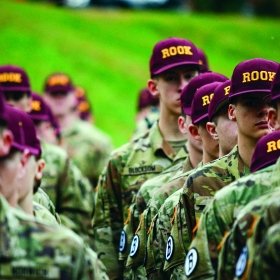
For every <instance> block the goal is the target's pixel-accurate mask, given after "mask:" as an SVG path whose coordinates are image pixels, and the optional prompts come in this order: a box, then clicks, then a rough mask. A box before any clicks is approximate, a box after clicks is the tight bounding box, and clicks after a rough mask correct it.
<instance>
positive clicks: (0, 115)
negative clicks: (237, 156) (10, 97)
mask: <svg viewBox="0 0 280 280" xmlns="http://www.w3.org/2000/svg"><path fill="white" fill-rule="evenodd" d="M0 120H1V121H4V122H7V114H6V104H5V100H4V97H3V94H2V92H1V89H0Z"/></svg>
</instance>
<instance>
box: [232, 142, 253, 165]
mask: <svg viewBox="0 0 280 280" xmlns="http://www.w3.org/2000/svg"><path fill="white" fill-rule="evenodd" d="M256 144H257V140H255V139H254V140H252V139H248V138H245V137H238V140H237V145H238V152H239V156H240V157H241V159H242V160H243V162H244V163H245V165H247V166H248V167H250V165H251V160H252V156H253V153H254V150H255V147H256Z"/></svg>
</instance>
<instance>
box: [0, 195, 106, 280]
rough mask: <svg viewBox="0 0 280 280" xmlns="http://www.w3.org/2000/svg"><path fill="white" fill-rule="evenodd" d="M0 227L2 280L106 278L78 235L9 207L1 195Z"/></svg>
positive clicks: (100, 265)
mask: <svg viewBox="0 0 280 280" xmlns="http://www.w3.org/2000/svg"><path fill="white" fill-rule="evenodd" d="M0 225H1V226H0V227H1V229H0V278H1V279H76V280H83V279H84V280H86V279H102V280H106V279H108V277H107V275H106V273H105V270H104V266H103V265H102V264H101V263H100V261H99V260H98V259H97V257H96V254H95V253H94V252H93V251H92V250H91V249H89V248H88V247H86V246H85V244H84V242H83V240H82V239H81V238H80V237H79V236H77V235H76V234H74V233H73V232H72V231H70V230H68V229H67V228H65V227H63V226H60V227H57V226H51V225H45V224H43V223H41V222H39V221H36V220H35V219H34V218H33V217H32V216H30V215H27V214H25V213H24V212H23V211H21V210H19V209H14V208H11V207H10V206H9V205H8V203H7V202H6V200H5V199H4V198H3V197H2V196H1V195H0Z"/></svg>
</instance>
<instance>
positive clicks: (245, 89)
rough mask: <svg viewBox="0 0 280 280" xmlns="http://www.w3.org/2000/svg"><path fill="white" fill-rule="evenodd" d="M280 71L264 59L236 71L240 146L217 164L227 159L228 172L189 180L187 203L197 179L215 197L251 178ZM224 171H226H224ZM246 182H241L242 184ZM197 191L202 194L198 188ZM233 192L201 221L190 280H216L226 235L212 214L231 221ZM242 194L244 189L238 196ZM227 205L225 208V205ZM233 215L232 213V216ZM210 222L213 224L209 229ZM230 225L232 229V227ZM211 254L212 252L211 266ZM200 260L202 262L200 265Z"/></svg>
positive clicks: (233, 108)
mask: <svg viewBox="0 0 280 280" xmlns="http://www.w3.org/2000/svg"><path fill="white" fill-rule="evenodd" d="M277 67H278V64H277V63H275V62H272V61H269V60H265V59H261V58H256V59H251V60H247V61H244V62H241V63H239V64H238V65H237V66H236V67H235V69H234V71H233V74H232V79H231V88H230V93H229V101H230V105H229V117H230V118H231V119H232V120H234V121H236V123H237V129H238V140H237V143H238V145H237V147H236V148H234V149H233V151H232V152H231V153H229V154H228V156H226V157H224V158H222V159H220V160H218V161H217V163H219V161H220V163H222V162H223V161H224V159H227V158H228V159H231V162H228V163H227V167H226V169H225V167H224V165H221V166H220V168H219V169H217V170H215V169H214V168H213V166H212V169H211V173H210V174H207V176H205V177H202V176H198V177H197V178H195V177H194V178H189V179H190V180H188V181H187V185H186V193H187V195H186V196H185V199H186V201H191V200H193V194H192V193H193V188H194V187H195V182H196V180H198V179H200V180H199V182H200V184H203V185H204V186H208V187H209V191H212V193H213V191H214V190H217V189H219V188H221V187H223V186H225V185H227V184H229V183H231V182H233V181H235V180H236V179H238V178H239V177H241V176H244V175H246V174H249V170H248V167H249V166H250V162H251V160H252V154H253V151H254V149H255V146H256V143H257V141H258V139H260V138H261V137H262V136H264V135H266V134H267V133H268V132H270V130H271V129H270V127H269V125H268V109H269V106H268V102H269V95H270V87H271V84H272V80H273V78H274V76H275V73H276V70H277ZM224 163H226V161H224ZM217 167H218V165H217ZM223 169H225V170H226V171H223ZM216 174H219V177H217V175H216ZM210 178H211V180H210ZM191 180H192V181H191ZM244 181H245V180H244ZM244 181H242V180H240V182H244ZM209 182H211V185H212V184H213V186H214V187H215V189H213V188H212V187H211V185H210V184H209ZM247 183H248V184H250V181H247ZM238 184H240V183H238ZM245 184H246V183H245ZM197 189H198V190H199V187H198V186H197ZM230 189H231V188H229V187H227V188H225V190H222V191H220V193H221V194H219V195H225V200H224V201H223V202H222V203H221V204H220V205H219V207H218V208H216V204H217V197H216V196H215V198H214V201H212V202H211V203H210V205H209V206H208V207H207V210H205V213H204V214H203V215H202V217H201V219H200V221H199V224H198V231H197V234H196V237H195V239H194V240H193V241H192V244H191V246H190V250H189V252H188V255H187V257H186V263H185V269H186V275H187V276H188V278H190V279H193V278H196V277H213V276H214V273H215V270H213V267H212V265H213V266H214V269H216V265H217V254H218V250H219V246H220V245H219V244H220V242H221V241H222V236H223V234H224V233H225V232H224V231H223V230H224V228H223V229H222V233H221V234H222V236H220V235H219V234H220V233H219V230H218V229H217V226H220V225H221V224H220V223H221V221H220V222H219V225H217V224H216V223H214V220H213V219H216V218H214V217H213V213H209V212H212V211H213V210H214V208H215V210H214V211H216V209H219V215H221V216H222V215H224V214H225V213H227V218H228V212H230V211H231V210H232V208H231V209H230V208H229V205H231V203H232V205H234V203H235V202H233V201H234V199H235V198H234V197H233V196H231V197H229V196H228V195H227V194H225V193H227V192H228V191H229V192H230ZM240 190H241V188H240V189H239V190H238V192H239V191H240ZM231 191H232V189H231ZM219 195H218V197H219ZM190 198H191V200H190ZM227 199H228V200H227ZM219 200H220V199H218V201H219ZM232 200H233V201H232ZM221 201H222V200H221ZM224 202H225V203H226V204H223V203H224ZM239 203H240V204H242V199H240V202H239ZM225 207H226V208H225ZM225 209H226V210H225ZM217 214H218V213H216V212H215V214H214V215H217ZM231 214H233V213H232V212H231ZM219 219H220V218H219ZM231 219H232V218H231ZM208 221H211V226H210V227H209V225H208ZM228 221H229V220H228ZM231 221H232V220H231ZM231 221H230V225H231V224H232V223H231ZM194 225H195V221H194V222H193V226H194ZM213 235H215V236H213ZM209 250H211V262H210V256H209ZM198 259H199V261H197V260H198Z"/></svg>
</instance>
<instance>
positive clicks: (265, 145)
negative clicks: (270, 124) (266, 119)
mask: <svg viewBox="0 0 280 280" xmlns="http://www.w3.org/2000/svg"><path fill="white" fill-rule="evenodd" d="M279 157H280V131H279V130H276V131H273V132H271V133H269V134H267V135H265V136H263V137H261V138H260V139H259V140H258V142H257V145H256V148H255V150H254V153H253V157H252V161H251V166H250V170H251V172H255V171H257V170H260V169H262V168H265V167H267V166H269V165H272V164H274V163H276V161H277V160H278V158H279Z"/></svg>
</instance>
